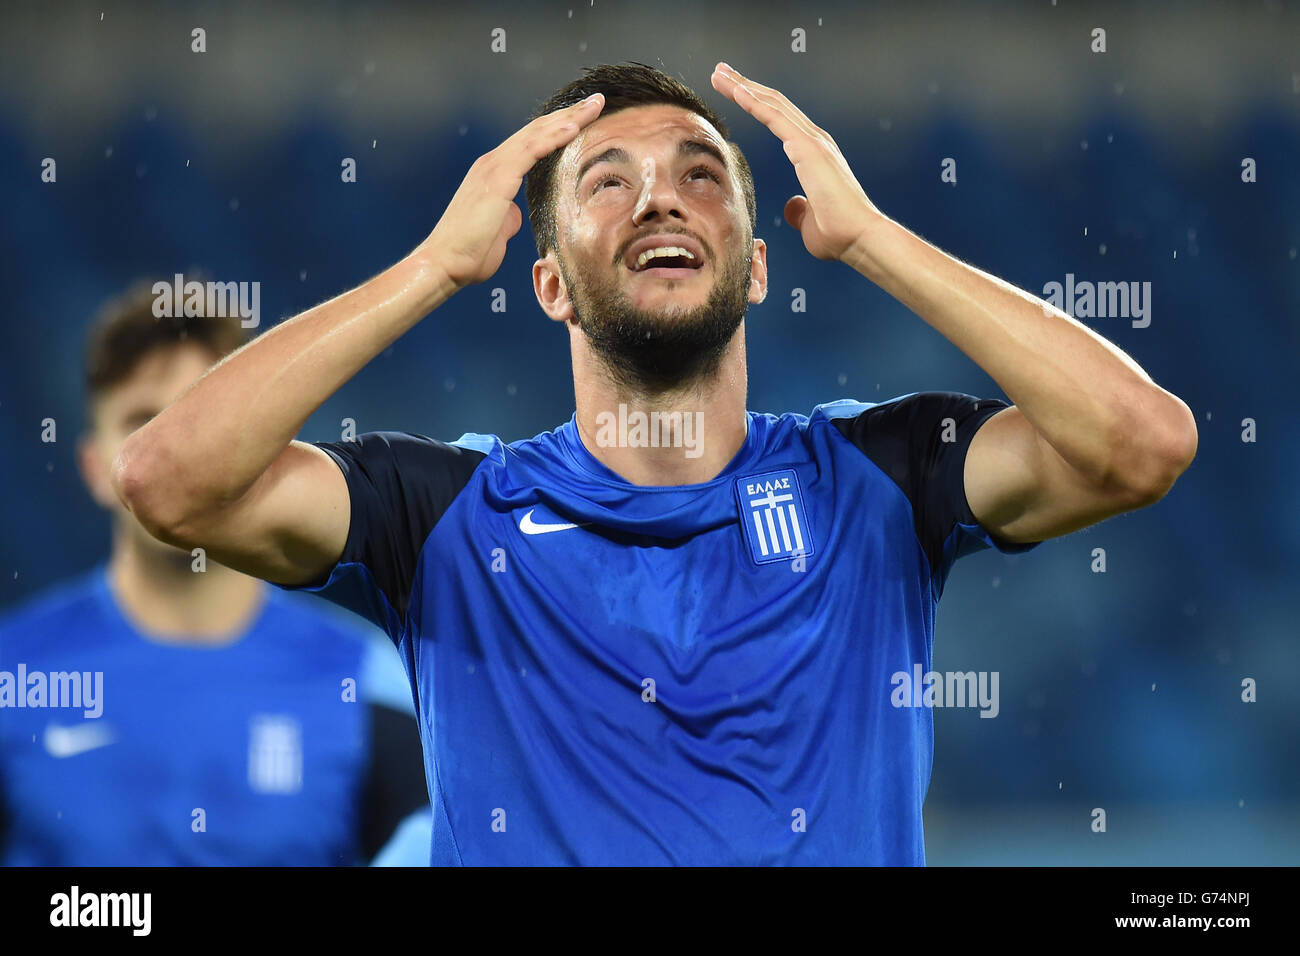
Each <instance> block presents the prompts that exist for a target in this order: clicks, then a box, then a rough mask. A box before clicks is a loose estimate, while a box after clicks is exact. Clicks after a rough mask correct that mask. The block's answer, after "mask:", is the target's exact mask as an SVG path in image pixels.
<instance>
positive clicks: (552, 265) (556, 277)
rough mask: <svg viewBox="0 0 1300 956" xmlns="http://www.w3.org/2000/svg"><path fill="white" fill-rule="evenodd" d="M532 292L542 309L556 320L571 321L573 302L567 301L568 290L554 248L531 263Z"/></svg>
mask: <svg viewBox="0 0 1300 956" xmlns="http://www.w3.org/2000/svg"><path fill="white" fill-rule="evenodd" d="M533 294H534V295H536V296H537V304H538V305H540V306H541V307H542V311H543V312H545V313H546V314H547V315H548V316H550V317H551V318H552V319H554V320H555V321H556V322H566V323H567V322H572V321H573V318H574V316H573V303H572V302H570V301H569V290H568V289H566V288H565V287H564V276H562V275H561V274H560V264H559V262H558V261H557V260H556V258H555V252H554V250H552V251H551V252H548V253H547V254H546V255H545V256H544V257H543V258H541V259H538V260H537V261H536V262H534V263H533Z"/></svg>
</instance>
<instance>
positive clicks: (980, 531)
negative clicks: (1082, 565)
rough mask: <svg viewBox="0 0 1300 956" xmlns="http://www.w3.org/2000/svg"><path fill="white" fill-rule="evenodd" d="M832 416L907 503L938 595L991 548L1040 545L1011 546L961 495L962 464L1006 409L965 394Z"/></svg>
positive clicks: (1019, 546)
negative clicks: (960, 566)
mask: <svg viewBox="0 0 1300 956" xmlns="http://www.w3.org/2000/svg"><path fill="white" fill-rule="evenodd" d="M853 407H854V409H855V411H854V413H853V414H851V415H848V416H843V417H842V416H840V415H834V414H832V422H833V424H834V425H835V427H836V428H837V429H838V430H839V431H840V433H841V434H843V435H844V437H845V438H847V439H848V440H849V441H850V442H851V443H852V444H853V445H854V446H856V447H857V448H858V450H860V451H861V452H862V453H863V454H865V455H866V456H867V457H868V458H870V459H871V461H872V462H873V463H874V464H875V465H876V467H877V468H879V469H880V470H881V471H882V472H884V474H885V475H886V476H888V478H889V479H890V480H891V481H893V483H894V484H895V485H897V487H898V488H899V490H900V491H901V492H902V493H903V494H904V495H905V496H906V498H907V500H908V503H909V504H910V505H911V509H912V524H913V529H914V531H915V533H916V539H917V542H918V544H919V545H920V547H921V550H922V552H923V553H924V554H925V556H926V560H927V561H928V563H929V566H930V570H931V573H932V574H933V575H934V578H933V580H934V581H935V582H937V585H938V589H939V590H941V589H942V582H943V580H944V579H945V578H946V576H947V573H948V568H949V567H950V566H951V564H952V562H953V561H955V560H956V559H957V558H958V557H960V556H961V555H963V554H968V553H970V552H971V551H973V550H976V549H978V548H981V547H988V546H992V547H995V548H997V549H998V550H1000V551H1005V552H1009V553H1015V552H1020V551H1025V550H1028V549H1029V548H1032V547H1033V546H1034V544H1035V543H1036V542H1013V541H1009V540H1007V539H1005V538H1003V537H1002V536H1001V535H999V534H998V533H997V532H996V531H995V530H994V529H992V528H989V527H988V526H986V525H983V524H982V523H981V522H980V521H978V520H977V518H976V516H975V515H974V514H973V513H972V510H971V508H970V505H969V504H968V502H967V500H966V492H965V488H964V487H963V463H964V462H965V460H966V457H967V451H968V449H969V447H970V445H971V442H972V440H973V438H974V436H975V435H976V434H978V433H979V432H980V431H981V430H982V429H983V427H984V426H985V425H986V424H987V422H989V421H991V420H992V418H994V417H996V416H997V415H999V414H1002V413H1003V410H1004V409H1007V408H1008V406H1007V403H1006V402H1003V401H1001V400H999V399H991V398H984V399H981V398H975V397H974V396H972V395H966V394H964V393H962V392H937V391H931V392H914V393H912V394H910V395H904V396H902V397H900V398H897V399H893V400H891V401H888V402H882V403H880V404H877V405H872V406H869V407H866V408H865V409H864V410H861V411H856V409H857V408H861V406H856V405H854V406H853Z"/></svg>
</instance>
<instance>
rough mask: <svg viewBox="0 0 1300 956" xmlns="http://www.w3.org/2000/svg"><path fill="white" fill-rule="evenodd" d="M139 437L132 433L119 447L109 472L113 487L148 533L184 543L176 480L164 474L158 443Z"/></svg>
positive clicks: (181, 509) (180, 500)
mask: <svg viewBox="0 0 1300 956" xmlns="http://www.w3.org/2000/svg"><path fill="white" fill-rule="evenodd" d="M142 438H143V436H141V435H140V433H139V432H137V433H135V434H133V435H131V436H130V437H128V438H127V440H126V441H125V442H124V443H123V444H122V447H121V449H120V450H119V451H118V454H117V458H115V459H114V460H113V469H112V472H111V475H110V478H111V480H112V483H113V490H114V491H115V492H117V497H118V499H119V500H120V501H121V502H122V504H123V505H125V506H126V508H127V510H128V511H130V512H131V515H132V517H134V518H135V520H136V521H138V522H139V523H140V526H141V527H143V528H144V529H145V530H146V531H148V532H149V534H151V535H152V536H153V537H155V538H157V539H158V540H159V541H163V542H166V543H167V544H174V545H178V546H180V545H183V544H184V543H185V542H184V541H183V540H180V538H181V535H182V528H183V527H184V525H185V521H186V517H187V516H186V514H185V511H184V509H183V508H182V505H183V504H184V502H183V500H182V497H181V496H180V495H177V494H175V489H176V483H175V482H174V481H172V480H171V479H169V477H168V476H167V474H166V469H165V467H164V462H163V458H162V456H161V455H160V453H159V451H158V449H157V446H156V445H155V444H153V443H150V442H147V441H145V440H142Z"/></svg>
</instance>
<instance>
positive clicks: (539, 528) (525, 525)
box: [519, 508, 578, 534]
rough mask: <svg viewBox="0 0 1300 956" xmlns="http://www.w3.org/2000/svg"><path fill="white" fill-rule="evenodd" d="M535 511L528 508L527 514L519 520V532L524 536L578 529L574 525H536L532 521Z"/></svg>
mask: <svg viewBox="0 0 1300 956" xmlns="http://www.w3.org/2000/svg"><path fill="white" fill-rule="evenodd" d="M535 510H536V509H531V508H530V509H529V511H528V514H526V515H524V516H523V517H522V518H520V519H519V530H520V531H522V532H523V533H524V534H550V533H551V532H552V531H568V530H569V529H570V528H576V527H578V526H577V525H576V524H538V523H537V522H536V521H534V520H533V511H535Z"/></svg>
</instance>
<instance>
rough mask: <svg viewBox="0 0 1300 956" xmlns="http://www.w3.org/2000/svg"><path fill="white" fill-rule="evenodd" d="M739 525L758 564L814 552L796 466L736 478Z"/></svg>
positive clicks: (785, 559)
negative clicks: (795, 471) (795, 469)
mask: <svg viewBox="0 0 1300 956" xmlns="http://www.w3.org/2000/svg"><path fill="white" fill-rule="evenodd" d="M736 499H737V501H738V502H739V504H740V526H741V528H742V529H743V530H744V532H745V540H746V541H747V542H748V543H749V554H750V557H752V558H753V559H754V563H755V564H770V563H772V562H773V561H790V560H792V559H794V558H797V557H800V556H803V557H808V556H810V555H811V554H812V553H813V538H812V529H811V528H809V526H808V513H807V511H805V510H804V504H803V492H802V491H801V490H800V489H799V479H798V477H797V476H796V475H795V473H794V470H793V469H789V468H787V469H786V470H784V471H770V472H767V473H766V474H762V475H752V476H749V477H746V478H737V479H736Z"/></svg>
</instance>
